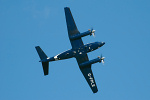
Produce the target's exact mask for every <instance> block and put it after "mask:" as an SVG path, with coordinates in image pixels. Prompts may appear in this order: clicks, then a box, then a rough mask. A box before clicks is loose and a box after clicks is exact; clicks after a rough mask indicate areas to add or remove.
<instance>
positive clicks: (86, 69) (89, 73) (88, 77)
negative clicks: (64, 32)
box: [76, 54, 98, 93]
mask: <svg viewBox="0 0 150 100" xmlns="http://www.w3.org/2000/svg"><path fill="white" fill-rule="evenodd" d="M76 60H77V62H78V65H79V64H81V63H83V62H85V61H89V59H88V56H87V54H85V55H81V56H78V57H76ZM79 68H80V70H81V72H82V74H83V76H84V78H85V79H86V81H87V82H88V84H89V86H90V88H91V89H92V91H93V93H96V92H97V91H98V89H97V86H96V82H95V79H94V76H93V73H92V69H91V65H88V66H86V67H84V68H83V67H80V66H79Z"/></svg>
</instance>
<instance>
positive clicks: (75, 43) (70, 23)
mask: <svg viewBox="0 0 150 100" xmlns="http://www.w3.org/2000/svg"><path fill="white" fill-rule="evenodd" d="M64 10H65V16H66V23H67V29H68V36H69V39H70V37H71V36H73V35H77V34H80V32H79V31H78V29H77V26H76V24H75V21H74V19H73V16H72V14H71V11H70V8H69V7H65V8H64ZM70 42H71V45H72V48H77V47H80V46H82V45H83V42H82V40H81V39H77V40H70Z"/></svg>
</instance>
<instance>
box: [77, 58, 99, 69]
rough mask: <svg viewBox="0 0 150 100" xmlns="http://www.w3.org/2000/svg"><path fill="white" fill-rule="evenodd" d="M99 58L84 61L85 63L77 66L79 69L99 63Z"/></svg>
mask: <svg viewBox="0 0 150 100" xmlns="http://www.w3.org/2000/svg"><path fill="white" fill-rule="evenodd" d="M101 60H102V59H101V57H98V58H96V59H93V60H90V61H86V62H83V63H81V64H80V65H79V66H80V67H86V66H87V65H91V64H94V63H97V62H99V63H100V62H101Z"/></svg>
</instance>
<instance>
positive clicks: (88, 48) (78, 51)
mask: <svg viewBox="0 0 150 100" xmlns="http://www.w3.org/2000/svg"><path fill="white" fill-rule="evenodd" d="M104 44H105V42H93V43H88V44H85V45H83V46H80V47H79V48H73V49H70V50H67V51H64V52H62V53H60V54H58V55H56V56H54V57H51V58H47V60H46V61H57V60H63V59H68V58H72V57H76V56H79V55H83V54H87V53H89V52H92V51H94V50H96V49H98V48H100V47H101V46H103V45H104Z"/></svg>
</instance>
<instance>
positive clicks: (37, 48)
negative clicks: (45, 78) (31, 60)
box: [35, 46, 49, 75]
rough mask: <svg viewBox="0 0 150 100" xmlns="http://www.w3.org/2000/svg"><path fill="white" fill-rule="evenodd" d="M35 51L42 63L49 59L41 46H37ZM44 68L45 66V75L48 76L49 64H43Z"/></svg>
mask: <svg viewBox="0 0 150 100" xmlns="http://www.w3.org/2000/svg"><path fill="white" fill-rule="evenodd" d="M35 49H36V51H37V53H38V55H39V57H40V59H41V61H42V60H44V59H47V55H46V54H45V53H44V52H43V50H42V49H41V48H40V47H39V46H36V47H35ZM42 66H43V71H44V75H48V70H49V62H42Z"/></svg>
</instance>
